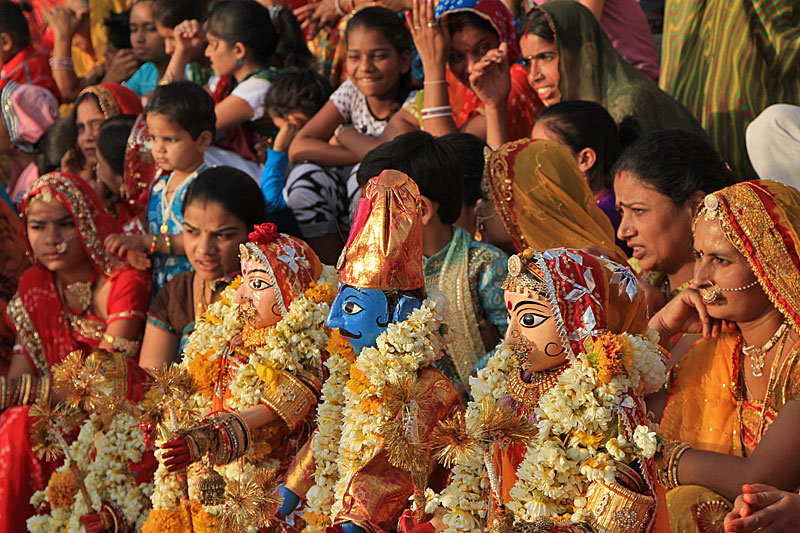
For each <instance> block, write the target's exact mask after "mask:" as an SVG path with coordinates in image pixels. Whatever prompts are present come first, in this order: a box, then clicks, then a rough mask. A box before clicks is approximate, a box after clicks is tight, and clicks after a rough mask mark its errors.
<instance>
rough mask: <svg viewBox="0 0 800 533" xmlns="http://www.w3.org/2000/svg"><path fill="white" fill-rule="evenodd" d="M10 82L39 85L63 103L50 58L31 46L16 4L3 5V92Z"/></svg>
mask: <svg viewBox="0 0 800 533" xmlns="http://www.w3.org/2000/svg"><path fill="white" fill-rule="evenodd" d="M10 81H15V82H17V83H30V84H33V85H39V86H40V87H44V88H45V89H47V90H48V91H50V92H51V93H53V96H55V98H56V100H59V101H60V100H61V95H60V93H59V92H58V86H57V85H56V82H55V80H53V74H52V72H51V71H50V65H49V64H48V62H47V57H45V56H43V55H42V54H40V53H39V52H37V51H36V49H34V47H33V45H32V44H31V34H30V30H29V29H28V20H27V19H26V18H25V15H24V14H23V13H22V8H21V7H20V5H19V4H17V3H16V2H0V91H2V90H3V88H4V87H5V86H6V85H7V84H8V82H10Z"/></svg>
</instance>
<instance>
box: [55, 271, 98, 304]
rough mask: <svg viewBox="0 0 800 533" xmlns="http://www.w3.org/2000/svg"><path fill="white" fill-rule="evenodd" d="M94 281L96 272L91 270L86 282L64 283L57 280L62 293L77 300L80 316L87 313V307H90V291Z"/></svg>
mask: <svg viewBox="0 0 800 533" xmlns="http://www.w3.org/2000/svg"><path fill="white" fill-rule="evenodd" d="M96 279H97V271H96V270H93V271H92V275H91V277H90V278H89V280H88V281H73V282H72V283H64V280H61V279H60V280H59V281H60V282H61V286H62V287H63V288H64V291H66V292H67V293H68V294H71V295H72V296H75V297H76V298H78V305H79V306H80V309H81V314H83V313H85V312H86V311H88V310H89V306H91V305H92V293H93V290H92V289H93V288H94V282H95V280H96ZM64 303H66V298H64Z"/></svg>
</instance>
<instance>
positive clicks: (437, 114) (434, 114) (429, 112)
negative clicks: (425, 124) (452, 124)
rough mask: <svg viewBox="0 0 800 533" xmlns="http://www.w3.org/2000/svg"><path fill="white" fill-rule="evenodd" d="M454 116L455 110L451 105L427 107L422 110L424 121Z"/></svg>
mask: <svg viewBox="0 0 800 533" xmlns="http://www.w3.org/2000/svg"><path fill="white" fill-rule="evenodd" d="M452 114H453V108H451V107H450V106H449V105H443V106H439V107H426V108H424V109H423V110H422V120H426V119H430V118H445V117H449V116H451V115H452Z"/></svg>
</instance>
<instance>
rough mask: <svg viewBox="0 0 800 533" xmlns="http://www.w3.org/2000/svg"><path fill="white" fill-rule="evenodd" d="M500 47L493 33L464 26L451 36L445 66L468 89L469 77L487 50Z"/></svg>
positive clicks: (497, 38)
mask: <svg viewBox="0 0 800 533" xmlns="http://www.w3.org/2000/svg"><path fill="white" fill-rule="evenodd" d="M498 46H500V38H499V37H498V36H497V34H496V33H495V32H491V31H488V30H485V29H483V28H475V27H473V26H464V27H463V28H461V29H460V30H459V31H457V32H455V33H454V34H453V37H452V39H451V41H450V57H449V59H448V60H447V64H448V66H449V67H450V71H451V72H452V73H453V75H454V76H455V77H456V78H458V80H459V81H460V82H461V83H463V84H464V85H466V86H467V87H469V86H470V85H469V75H470V72H472V68H473V67H474V66H475V65H477V64H478V63H479V62H480V61H481V59H483V56H485V55H486V53H487V52H488V51H489V50H493V49H495V48H497V47H498Z"/></svg>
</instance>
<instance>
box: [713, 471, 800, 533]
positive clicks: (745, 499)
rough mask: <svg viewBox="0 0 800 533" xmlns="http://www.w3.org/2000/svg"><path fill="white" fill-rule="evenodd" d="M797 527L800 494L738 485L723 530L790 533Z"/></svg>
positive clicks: (772, 488)
mask: <svg viewBox="0 0 800 533" xmlns="http://www.w3.org/2000/svg"><path fill="white" fill-rule="evenodd" d="M797 524H800V495H798V494H796V493H794V492H784V491H782V490H778V489H776V488H775V487H771V486H769V485H761V484H759V483H754V484H752V485H742V494H740V495H739V496H738V497H737V498H736V501H735V502H734V504H733V511H731V512H730V513H728V515H727V516H726V517H725V531H726V532H736V533H746V532H750V531H759V532H768V533H769V532H781V531H792V530H793V528H794V527H796V525H797Z"/></svg>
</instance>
